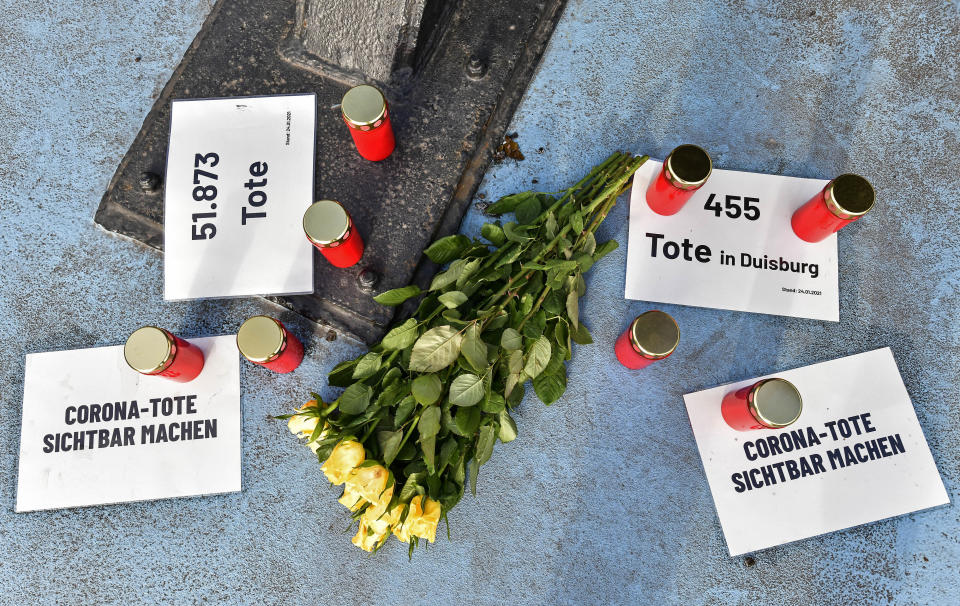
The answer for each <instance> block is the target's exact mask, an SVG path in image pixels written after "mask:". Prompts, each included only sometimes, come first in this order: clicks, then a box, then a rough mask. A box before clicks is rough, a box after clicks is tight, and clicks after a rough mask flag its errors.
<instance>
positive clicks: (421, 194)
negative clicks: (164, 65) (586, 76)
mask: <svg viewBox="0 0 960 606" xmlns="http://www.w3.org/2000/svg"><path fill="white" fill-rule="evenodd" d="M564 4H565V0H552V1H548V2H533V1H531V0H490V1H487V2H463V3H461V4H460V5H459V6H458V7H457V8H456V9H455V10H454V11H453V13H452V14H451V15H450V17H449V19H448V20H447V21H446V24H445V29H444V31H443V32H442V33H441V35H440V36H439V37H438V39H437V40H436V42H435V44H434V45H433V48H432V49H431V52H430V56H429V57H428V58H427V60H426V62H425V63H424V64H423V66H422V68H421V69H420V70H419V71H418V72H417V73H416V74H413V75H410V74H409V72H408V73H407V74H406V75H405V78H402V79H397V80H395V81H393V82H391V84H390V88H389V90H388V91H387V96H388V98H389V100H390V103H391V119H392V121H393V125H394V129H395V132H396V136H397V142H398V145H397V150H396V151H395V152H394V153H393V155H392V156H391V157H390V158H388V159H386V160H384V161H382V162H376V163H375V162H368V161H366V160H363V159H362V158H360V156H359V155H357V153H356V151H355V149H354V147H353V143H352V141H351V139H350V134H349V132H347V128H346V126H345V125H344V124H343V123H342V122H341V120H340V116H339V109H338V108H337V107H336V106H337V104H338V103H339V102H340V99H341V97H342V96H343V94H344V92H346V90H347V89H348V88H349V85H348V84H345V83H343V82H340V81H337V80H334V79H331V78H329V77H327V76H324V75H323V74H322V73H321V72H320V71H319V70H312V69H306V68H304V67H303V64H302V63H301V64H299V65H295V64H294V63H293V62H291V61H287V60H285V59H284V58H283V55H282V53H281V49H282V48H283V49H289V46H290V37H289V36H288V33H289V31H290V29H291V28H292V27H296V26H297V24H296V23H295V15H296V10H295V8H296V2H295V1H294V0H235V1H229V0H220V1H219V2H217V4H216V5H215V6H214V8H213V10H212V11H211V13H210V16H209V17H208V18H207V21H206V22H205V23H204V26H203V28H202V29H201V31H200V33H199V34H198V35H197V38H196V39H195V40H194V42H193V44H192V45H191V47H190V49H189V50H188V51H187V53H186V55H185V56H184V58H183V60H182V61H181V62H180V65H179V66H178V67H177V69H176V70H175V71H174V73H173V76H172V77H171V79H170V81H169V82H168V83H167V85H166V87H165V88H164V90H163V92H162V93H161V95H160V98H159V99H158V100H157V102H156V103H155V104H154V106H153V109H152V110H151V111H150V114H149V115H148V116H147V118H146V120H145V121H144V124H143V127H142V128H141V129H140V132H139V134H138V135H137V137H136V139H135V141H134V143H133V145H132V146H131V148H130V150H129V151H128V152H127V154H126V156H124V158H123V160H122V161H121V163H120V166H119V167H118V168H117V172H116V174H114V176H113V179H112V180H111V182H110V185H109V187H108V188H107V191H106V193H105V194H104V196H103V200H102V201H101V203H100V207H99V209H98V210H97V214H96V222H97V223H99V224H100V225H102V226H103V227H104V228H106V229H108V230H111V231H115V232H118V233H122V234H124V235H127V236H130V237H132V238H135V239H137V240H140V241H142V242H144V243H146V244H148V245H150V246H152V247H154V248H157V249H161V248H162V246H163V195H162V183H161V186H160V190H159V191H155V192H153V193H148V192H145V191H144V190H143V189H142V188H141V187H140V184H139V179H140V175H141V173H143V172H144V171H149V172H153V173H156V174H158V175H161V176H162V174H163V167H164V166H165V164H166V153H167V137H168V131H169V120H170V100H171V99H181V98H202V97H224V96H240V95H270V94H282V93H298V92H315V93H316V94H317V101H318V105H319V112H318V120H317V159H316V162H317V165H316V183H315V187H316V189H315V192H316V196H317V197H318V198H320V197H323V198H333V199H337V200H340V201H341V202H343V203H344V205H346V206H347V208H349V209H350V211H351V213H352V215H353V217H354V220H355V221H356V222H357V224H358V226H359V228H360V231H361V233H362V234H363V236H364V240H365V241H366V252H365V254H364V258H363V260H362V261H361V263H360V264H359V265H357V266H356V267H354V268H350V269H347V270H340V269H336V268H334V267H332V266H330V265H329V264H328V263H327V262H326V261H325V260H324V259H323V258H322V257H321V256H320V254H319V252H317V253H316V256H317V259H316V267H317V270H316V291H315V294H313V295H302V296H292V297H280V298H276V299H275V300H277V301H278V302H279V303H281V304H283V305H285V306H287V307H289V308H290V309H293V310H294V311H297V312H299V313H301V314H303V315H305V316H306V317H308V318H310V319H312V320H315V321H322V322H325V323H328V324H331V325H333V326H335V327H337V328H339V329H341V330H345V331H347V332H349V333H351V334H353V335H354V336H356V337H358V338H360V339H362V340H364V341H367V342H373V341H375V340H376V339H377V338H379V337H380V336H381V335H382V334H383V332H384V330H385V328H386V326H387V325H388V324H389V322H390V320H391V318H392V316H393V310H392V309H391V308H387V307H383V306H381V305H379V304H377V303H375V302H374V301H373V299H372V298H371V293H370V291H369V289H368V290H366V291H365V290H364V289H363V288H361V286H360V284H359V282H358V274H359V272H360V271H361V270H362V269H363V268H365V267H367V268H370V269H372V270H373V271H375V272H376V273H377V274H378V275H379V276H380V279H379V281H378V283H377V285H376V287H375V291H376V292H379V291H382V290H386V289H389V288H395V287H398V286H402V285H405V284H407V283H409V282H411V281H415V280H416V281H424V280H426V279H427V278H428V277H429V276H430V275H432V273H433V272H434V271H435V269H436V268H435V267H434V266H432V264H431V263H430V262H429V261H428V260H426V258H423V257H422V255H421V251H422V250H423V248H424V247H425V246H426V245H427V244H428V243H429V242H430V241H431V240H433V239H434V238H436V237H440V236H443V235H447V234H450V233H453V232H454V231H455V230H456V229H457V227H458V226H459V223H460V220H461V218H462V216H463V212H464V211H465V210H466V207H467V204H469V202H470V200H471V199H472V198H473V195H474V194H475V193H476V189H477V187H478V186H479V183H480V180H481V178H482V176H483V173H484V172H485V171H486V168H487V166H488V165H489V162H490V159H491V157H492V154H493V151H494V150H495V149H496V147H497V146H498V145H499V143H500V142H501V141H502V139H503V136H504V133H505V130H506V128H507V127H508V125H509V123H510V119H511V117H512V115H513V112H514V110H515V109H516V106H517V104H518V103H519V101H520V99H521V97H522V96H523V93H524V91H525V90H526V86H527V84H528V83H529V81H530V79H531V77H532V75H533V73H534V71H535V69H536V66H537V63H538V62H539V59H540V56H541V55H542V53H543V50H544V48H545V47H546V44H547V42H548V41H549V38H550V34H551V33H552V32H553V29H554V26H555V25H556V22H557V20H558V19H559V17H560V14H561V13H562V10H563V6H564ZM471 56H475V57H479V58H480V59H481V61H482V63H483V64H484V65H485V67H486V71H485V74H484V75H483V76H482V77H481V78H480V79H475V76H476V71H475V70H474V72H473V74H472V75H473V76H474V77H473V78H471V77H470V75H468V69H467V67H468V63H469V59H470V57H471Z"/></svg>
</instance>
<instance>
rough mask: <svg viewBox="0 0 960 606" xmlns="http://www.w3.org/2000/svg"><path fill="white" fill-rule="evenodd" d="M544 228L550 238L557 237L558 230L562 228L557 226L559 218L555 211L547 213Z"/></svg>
mask: <svg viewBox="0 0 960 606" xmlns="http://www.w3.org/2000/svg"><path fill="white" fill-rule="evenodd" d="M544 227H545V229H546V231H547V237H548V238H555V237H557V230H559V229H560V226H559V225H557V217H556V215H554V214H553V211H550V212H548V213H547V221H546V224H545V226H544Z"/></svg>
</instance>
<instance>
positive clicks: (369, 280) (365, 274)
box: [357, 267, 380, 292]
mask: <svg viewBox="0 0 960 606" xmlns="http://www.w3.org/2000/svg"><path fill="white" fill-rule="evenodd" d="M379 281H380V275H379V274H377V272H375V271H373V270H372V269H370V268H369V267H364V268H363V269H361V270H360V273H358V274H357V285H358V286H359V287H360V290H362V291H363V292H373V288H374V287H375V286H376V285H377V282H379Z"/></svg>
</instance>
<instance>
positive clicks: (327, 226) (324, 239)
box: [303, 200, 363, 267]
mask: <svg viewBox="0 0 960 606" xmlns="http://www.w3.org/2000/svg"><path fill="white" fill-rule="evenodd" d="M303 231H304V233H305V234H306V235H307V240H310V243H311V244H313V245H314V246H315V247H317V249H319V250H320V252H321V253H323V256H324V257H325V258H326V259H327V261H329V262H330V264H331V265H333V266H335V267H351V266H353V265H356V264H357V263H358V262H359V261H360V259H361V258H362V257H363V239H362V238H361V237H360V233H359V232H358V231H357V229H356V226H354V224H353V219H351V218H350V213H348V212H347V210H346V209H345V208H344V207H343V205H342V204H340V203H339V202H337V201H336V200H320V201H318V202H315V203H314V204H311V205H310V208H308V209H307V212H305V213H303Z"/></svg>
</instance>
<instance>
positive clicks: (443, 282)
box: [430, 259, 467, 290]
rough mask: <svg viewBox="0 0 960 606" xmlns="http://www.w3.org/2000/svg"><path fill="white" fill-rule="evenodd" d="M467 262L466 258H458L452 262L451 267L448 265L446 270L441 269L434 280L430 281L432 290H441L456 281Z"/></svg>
mask: <svg viewBox="0 0 960 606" xmlns="http://www.w3.org/2000/svg"><path fill="white" fill-rule="evenodd" d="M466 264H467V260H466V259H457V260H456V261H454V262H453V263H451V264H450V267H448V268H447V270H446V271H441V272H440V273H438V274H437V275H435V276H434V277H433V280H432V281H431V282H430V290H440V289H442V288H444V287H446V286H448V285H450V284H453V283H454V282H456V281H457V278H459V277H460V272H462V271H463V267H464V265H466Z"/></svg>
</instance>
